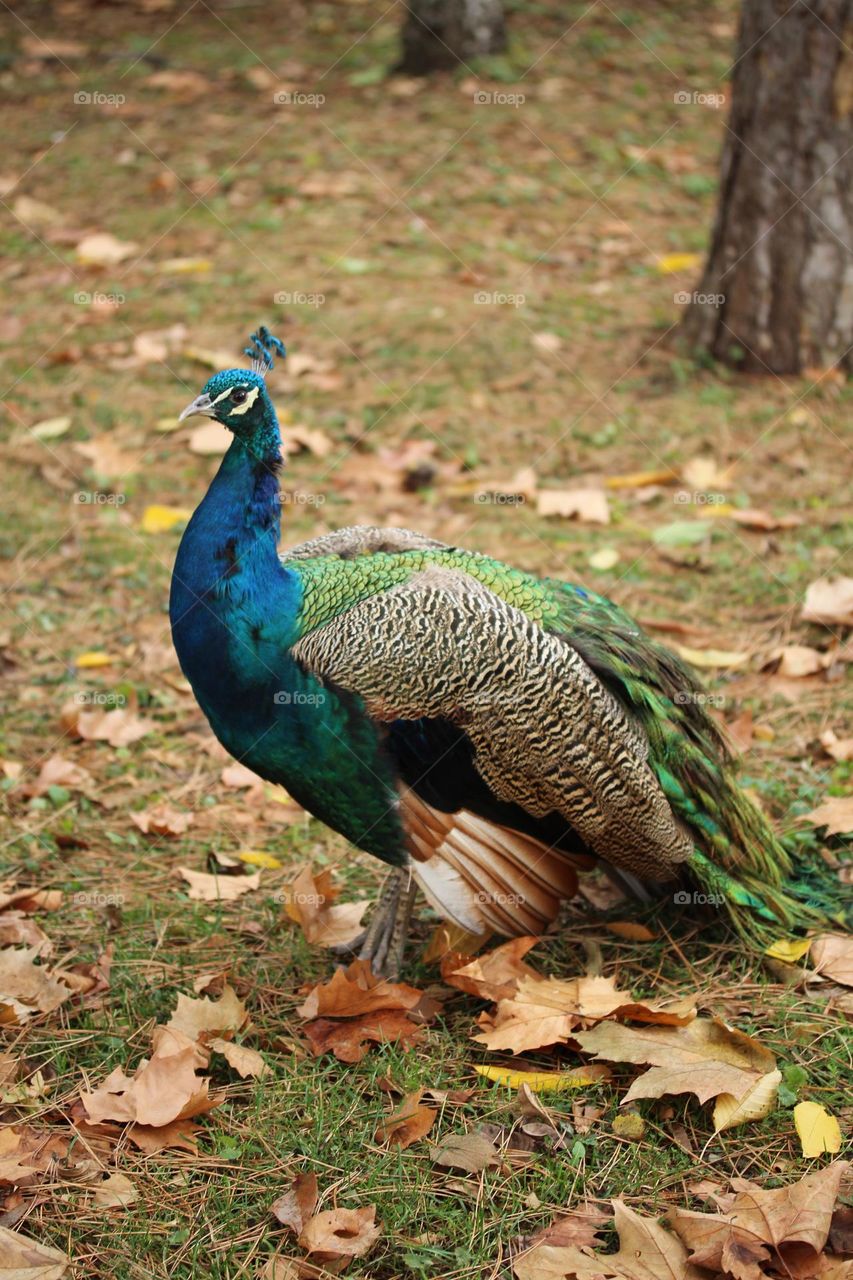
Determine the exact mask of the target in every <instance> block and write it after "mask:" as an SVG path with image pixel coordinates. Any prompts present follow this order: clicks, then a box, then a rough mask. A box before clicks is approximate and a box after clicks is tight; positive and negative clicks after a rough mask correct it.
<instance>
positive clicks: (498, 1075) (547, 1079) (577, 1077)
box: [474, 1065, 610, 1093]
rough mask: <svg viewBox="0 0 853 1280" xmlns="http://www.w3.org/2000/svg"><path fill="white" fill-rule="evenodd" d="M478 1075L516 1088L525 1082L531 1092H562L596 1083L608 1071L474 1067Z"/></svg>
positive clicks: (593, 1069)
mask: <svg viewBox="0 0 853 1280" xmlns="http://www.w3.org/2000/svg"><path fill="white" fill-rule="evenodd" d="M474 1070H475V1071H476V1072H477V1075H478V1076H482V1077H483V1078H484V1079H485V1080H493V1081H494V1082H495V1084H505V1085H506V1086H507V1087H508V1088H510V1089H518V1088H520V1087H521V1085H523V1084H526V1085H527V1087H528V1089H530V1090H531V1092H533V1093H562V1092H563V1091H564V1090H565V1089H582V1088H583V1087H584V1086H585V1085H588V1084H596V1083H597V1082H598V1081H599V1080H603V1079H605V1078H606V1076H607V1075H609V1074H610V1073H609V1072H607V1071H606V1070H605V1072H602V1070H601V1068H600V1067H597V1066H595V1065H592V1066H590V1067H574V1068H573V1069H572V1070H571V1071H510V1070H508V1069H507V1068H506V1067H475V1068H474Z"/></svg>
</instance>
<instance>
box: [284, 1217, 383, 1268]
mask: <svg viewBox="0 0 853 1280" xmlns="http://www.w3.org/2000/svg"><path fill="white" fill-rule="evenodd" d="M381 1234H382V1228H381V1226H380V1224H379V1223H378V1222H377V1221H376V1206H375V1205H370V1206H369V1208H365V1209H324V1210H323V1211H322V1213H315V1214H314V1216H313V1218H309V1219H308V1221H307V1222H306V1224H305V1226H304V1227H303V1228H302V1231H301V1233H300V1235H299V1244H300V1245H301V1246H302V1248H303V1249H304V1250H305V1251H306V1253H312V1254H315V1255H316V1256H317V1257H318V1258H319V1259H320V1260H321V1261H323V1262H329V1263H337V1262H338V1261H339V1260H341V1259H346V1260H347V1261H348V1260H349V1259H350V1258H362V1257H364V1255H365V1254H366V1253H369V1252H370V1250H371V1249H372V1248H373V1246H374V1245H375V1244H376V1241H377V1240H378V1239H379V1237H380V1236H381ZM337 1269H338V1268H336V1270H337Z"/></svg>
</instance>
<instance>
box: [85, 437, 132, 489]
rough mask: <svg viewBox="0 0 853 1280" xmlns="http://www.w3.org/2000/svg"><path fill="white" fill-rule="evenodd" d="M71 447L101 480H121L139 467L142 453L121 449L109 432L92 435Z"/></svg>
mask: <svg viewBox="0 0 853 1280" xmlns="http://www.w3.org/2000/svg"><path fill="white" fill-rule="evenodd" d="M71 447H72V449H73V450H74V452H75V453H79V454H80V456H81V458H86V459H87V461H88V463H89V467H90V469H91V470H92V472H93V473H94V474H95V475H96V476H98V477H99V478H100V479H103V480H123V479H124V477H125V476H127V475H130V474H131V473H132V472H134V471H136V470H137V468H138V467H139V463H140V461H141V458H142V455H141V454H140V453H136V452H134V453H131V452H130V451H129V450H126V449H122V448H121V446H120V445H118V444H117V443H116V440H115V437H114V436H112V435H109V434H104V435H100V436H93V437H92V439H91V440H85V441H83V442H80V443H76V444H73V445H72V446H71Z"/></svg>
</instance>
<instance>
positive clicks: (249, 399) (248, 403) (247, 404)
mask: <svg viewBox="0 0 853 1280" xmlns="http://www.w3.org/2000/svg"><path fill="white" fill-rule="evenodd" d="M260 394H261V389H260V387H252V390H251V391H250V392H249V394H248V395H247V396H246V399H245V400H244V401H243V403H242V404H238V405H235V406H234V408H233V409H232V410H231V415H232V417H233V416H235V415H236V414H238V413H247V412H248V411H249V409H251V407H252V405H253V404H254V403H255V401H256V400H257V398H258V396H259V395H260ZM214 403H216V402H215V401H214Z"/></svg>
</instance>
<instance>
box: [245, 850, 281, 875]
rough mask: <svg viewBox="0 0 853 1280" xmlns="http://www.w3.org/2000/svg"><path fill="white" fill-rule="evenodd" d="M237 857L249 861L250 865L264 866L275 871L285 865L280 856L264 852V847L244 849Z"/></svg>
mask: <svg viewBox="0 0 853 1280" xmlns="http://www.w3.org/2000/svg"><path fill="white" fill-rule="evenodd" d="M237 857H238V858H239V859H240V861H241V862H247V863H248V864H249V866H250V867H264V868H266V870H267V871H275V870H276V868H278V867H281V866H283V865H284V864H283V863H281V862H279V860H278V858H274V857H273V856H272V854H271V853H264V852H263V850H262V849H243V850H242V852H241V853H238V854H237Z"/></svg>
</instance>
